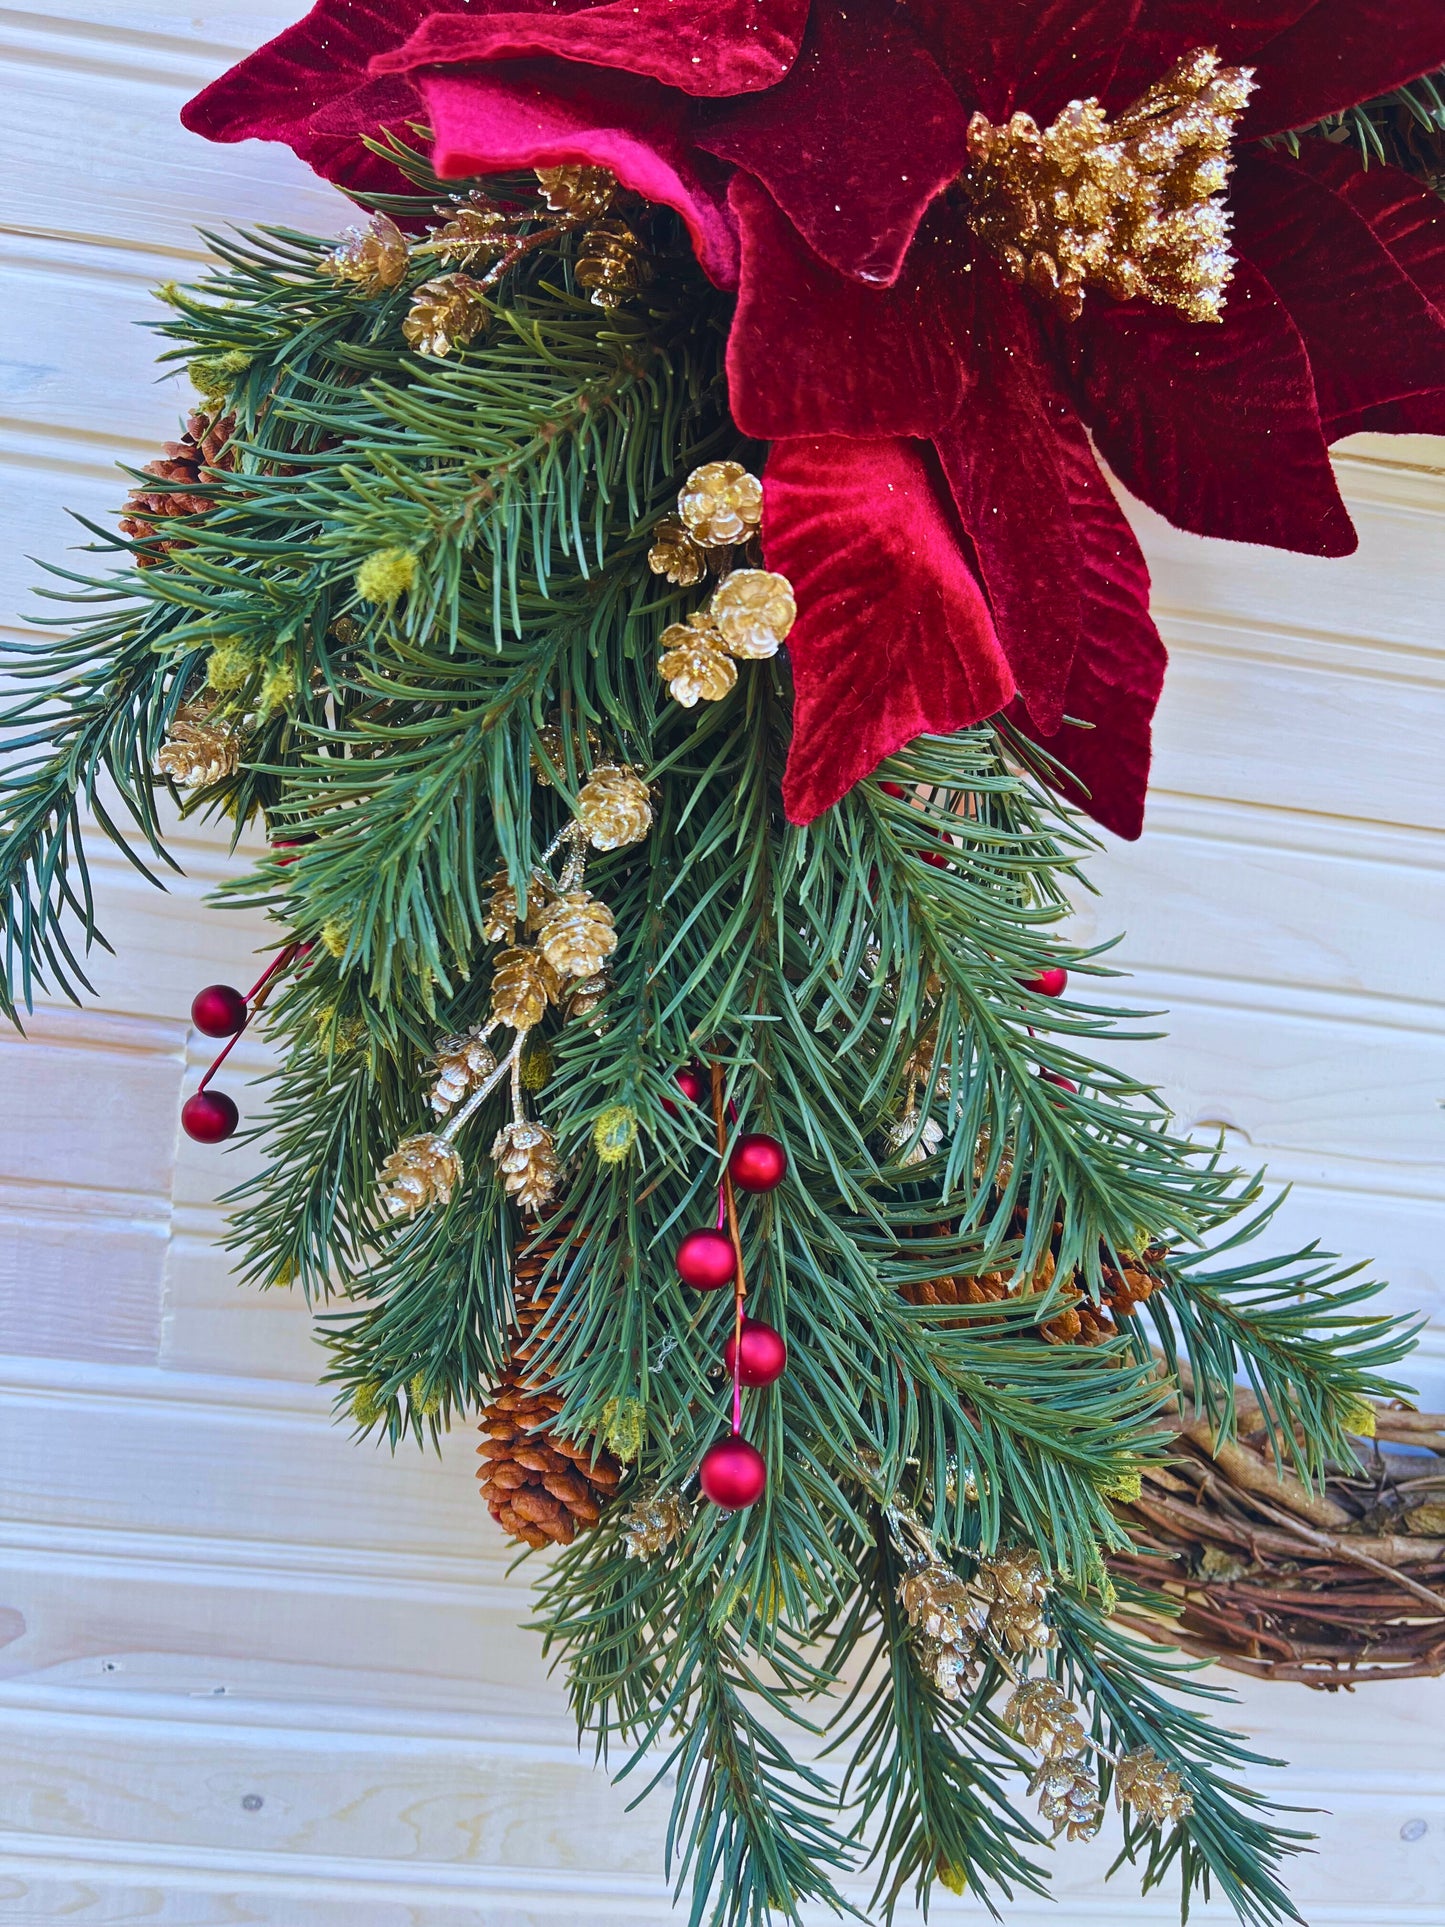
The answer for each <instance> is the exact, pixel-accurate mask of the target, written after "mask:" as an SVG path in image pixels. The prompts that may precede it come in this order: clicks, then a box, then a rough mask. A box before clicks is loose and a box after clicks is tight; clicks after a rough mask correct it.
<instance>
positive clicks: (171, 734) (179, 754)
mask: <svg viewBox="0 0 1445 1927" xmlns="http://www.w3.org/2000/svg"><path fill="white" fill-rule="evenodd" d="M240 767H241V737H240V733H239V731H238V730H237V729H236V727H235V725H234V724H233V723H229V722H227V721H225V720H224V719H223V718H222V717H219V716H217V715H215V714H214V713H213V711H212V709H211V706H210V704H209V703H208V702H206V701H204V700H201V699H198V700H195V701H192V702H185V703H182V704H181V706H180V708H179V709H178V710H177V711H176V713H175V715H174V717H173V718H172V719H171V726H170V729H169V731H168V732H167V734H166V740H165V742H164V743H163V744H162V745H161V748H160V749H159V750H158V752H157V753H156V768H157V769H158V770H160V771H162V773H163V774H164V775H166V776H169V777H172V778H173V779H174V780H175V781H176V782H177V783H179V784H181V785H182V787H183V788H186V789H206V788H208V787H209V786H210V785H211V784H212V783H220V782H224V780H225V779H226V777H228V776H234V775H235V774H236V771H237V770H238V769H239V768H240Z"/></svg>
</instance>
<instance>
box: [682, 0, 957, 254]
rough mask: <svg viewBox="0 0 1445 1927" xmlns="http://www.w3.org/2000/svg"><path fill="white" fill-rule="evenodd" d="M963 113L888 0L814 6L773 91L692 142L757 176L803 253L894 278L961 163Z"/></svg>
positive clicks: (726, 113) (732, 110) (724, 116)
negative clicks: (799, 47)
mask: <svg viewBox="0 0 1445 1927" xmlns="http://www.w3.org/2000/svg"><path fill="white" fill-rule="evenodd" d="M967 133H968V117H967V115H966V114H965V113H964V111H963V109H962V107H960V105H959V103H958V97H957V95H956V94H955V93H954V92H953V90H952V88H951V87H950V86H949V85H948V82H947V81H946V80H945V79H944V77H943V75H942V73H941V72H940V71H939V69H938V67H937V65H936V64H935V62H934V61H933V60H932V58H931V57H930V56H929V55H928V54H927V53H925V52H924V50H923V48H922V47H921V46H920V45H919V44H918V42H917V40H915V39H914V37H913V35H912V34H911V33H909V31H908V29H907V28H906V27H905V26H904V25H903V24H902V23H901V21H900V20H899V17H898V8H897V5H896V0H850V5H849V6H848V8H847V9H846V11H842V12H835V11H834V10H833V9H831V8H829V7H822V8H815V9H814V14H813V23H812V25H811V26H810V28H809V31H808V37H807V40H806V41H805V42H804V45H803V51H802V53H801V55H800V56H799V58H798V61H797V64H796V65H795V66H794V68H793V70H792V72H791V73H790V74H789V75H788V77H787V79H786V80H785V81H783V83H782V85H781V86H778V87H774V88H773V89H771V91H769V92H768V93H765V94H757V95H754V96H752V97H751V98H749V99H747V100H743V101H740V102H739V103H738V104H737V105H736V106H732V107H729V108H727V109H725V110H723V111H722V113H721V115H720V116H718V117H716V118H714V117H713V116H709V117H708V120H707V122H706V131H704V132H699V134H698V135H697V140H698V144H699V146H701V147H704V148H706V149H707V150H708V152H709V153H712V154H718V155H721V157H722V158H723V159H724V160H727V161H733V162H736V163H737V164H738V165H739V166H740V167H742V168H744V169H745V170H746V172H748V173H749V174H752V175H755V176H756V177H757V178H758V179H759V180H761V181H762V182H763V183H764V185H765V186H766V187H767V188H768V190H769V192H770V193H771V194H772V196H773V198H774V200H776V201H777V203H778V205H779V206H780V207H782V208H783V209H784V211H785V212H786V213H787V215H788V217H789V219H790V220H791V221H792V223H793V225H794V226H795V227H796V228H797V229H798V231H799V232H800V233H801V234H802V236H803V239H804V240H805V241H806V242H807V243H808V245H809V246H810V247H811V248H813V249H814V250H815V252H817V253H818V254H820V255H821V256H822V257H823V259H824V260H825V261H827V262H828V263H829V264H830V265H831V266H833V267H835V268H837V269H839V270H840V272H842V273H844V274H851V275H855V276H856V277H857V278H858V280H860V281H871V282H891V281H894V280H896V279H897V277H898V272H899V270H900V268H901V267H902V265H903V257H904V254H905V253H906V251H907V248H908V244H909V242H910V241H911V240H912V239H913V236H914V234H915V233H916V231H917V228H918V223H919V221H920V220H921V219H922V218H923V214H924V211H925V209H926V208H927V207H928V205H929V203H930V201H932V200H933V198H934V196H935V195H936V194H938V193H940V192H941V191H942V189H943V188H945V187H946V186H947V185H948V183H949V182H950V181H951V180H953V179H954V177H955V176H956V175H957V174H958V173H959V172H960V170H961V169H962V167H963V165H964V162H965V160H966V159H967V154H968V148H967Z"/></svg>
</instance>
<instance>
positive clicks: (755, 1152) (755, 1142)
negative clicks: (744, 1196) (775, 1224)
mask: <svg viewBox="0 0 1445 1927" xmlns="http://www.w3.org/2000/svg"><path fill="white" fill-rule="evenodd" d="M787 1175H788V1154H787V1152H786V1151H785V1150H784V1149H783V1147H782V1145H781V1144H779V1142H778V1140H777V1139H776V1138H775V1137H769V1136H768V1134H767V1132H766V1131H749V1132H747V1133H746V1135H745V1136H743V1137H740V1138H739V1139H738V1141H737V1143H736V1144H735V1145H734V1146H733V1153H732V1156H731V1157H730V1158H729V1159H728V1176H729V1177H730V1178H731V1179H732V1181H733V1183H734V1184H735V1185H737V1187H738V1189H739V1190H740V1191H776V1189H777V1188H778V1186H779V1185H780V1184H781V1183H782V1181H783V1179H784V1178H785V1177H786V1176H787Z"/></svg>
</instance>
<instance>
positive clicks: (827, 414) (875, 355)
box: [728, 174, 969, 441]
mask: <svg viewBox="0 0 1445 1927" xmlns="http://www.w3.org/2000/svg"><path fill="white" fill-rule="evenodd" d="M728 200H729V202H730V204H731V206H732V209H733V213H734V214H735V216H736V217H737V221H738V227H739V231H740V234H741V238H742V288H741V293H740V295H739V298H738V308H737V313H736V315H735V316H734V318H733V325H732V333H731V335H730V337H729V340H728V385H729V391H730V398H731V402H732V412H733V419H734V420H735V421H736V422H737V424H738V426H739V428H741V429H742V431H743V433H744V434H746V435H756V436H758V437H760V438H761V439H762V440H764V441H771V440H773V439H775V438H776V437H778V436H782V435H818V434H825V435H829V434H831V435H858V436H866V437H872V436H891V435H929V434H931V433H932V432H933V430H934V429H935V428H937V427H939V426H941V424H943V423H944V422H946V421H948V420H949V419H950V418H951V417H952V416H953V415H954V414H956V413H957V410H958V406H959V403H960V401H961V400H962V397H963V395H964V393H965V391H966V388H967V384H968V379H969V375H968V367H967V353H968V348H967V343H966V342H965V341H962V340H960V339H959V338H958V336H957V333H956V330H955V329H954V327H953V324H952V321H951V319H950V316H951V314H952V313H953V311H954V310H955V309H956V308H957V307H958V306H959V298H960V284H961V283H963V282H965V281H966V275H965V269H966V267H967V263H968V257H969V248H968V241H967V238H966V236H965V235H964V234H963V233H962V232H961V231H960V232H959V233H958V234H957V235H955V234H954V233H953V232H952V231H951V230H950V229H949V228H947V227H946V226H945V225H944V217H943V216H942V215H938V216H935V217H932V218H930V220H929V221H928V222H926V223H925V225H924V228H923V230H922V232H921V234H920V236H919V239H918V242H917V244H916V245H915V246H914V247H913V248H911V249H910V250H909V254H908V260H907V262H906V264H905V266H904V271H903V273H902V275H901V276H900V277H899V279H898V281H897V282H896V283H895V284H894V285H893V286H892V287H891V288H865V287H863V286H861V285H860V284H859V283H858V282H857V281H854V280H852V279H851V278H849V277H847V276H845V275H841V274H838V273H837V272H836V271H835V270H834V269H832V268H830V267H828V266H827V265H826V264H825V263H824V262H822V261H820V260H819V259H818V257H817V255H816V254H814V253H813V251H812V249H811V248H809V247H808V246H806V244H805V243H804V242H803V240H802V239H801V237H800V236H799V234H798V231H797V229H796V228H795V227H794V226H793V224H792V223H791V221H789V220H788V218H787V216H786V215H785V214H784V213H783V212H782V211H781V209H780V208H779V207H778V204H777V202H776V201H775V200H774V199H773V198H772V196H771V195H770V194H769V193H768V191H767V189H766V188H764V187H762V186H760V185H759V184H758V183H757V182H756V181H754V180H751V179H750V178H749V177H748V176H747V175H746V174H737V175H735V176H734V177H733V182H732V186H731V188H730V189H729V193H728Z"/></svg>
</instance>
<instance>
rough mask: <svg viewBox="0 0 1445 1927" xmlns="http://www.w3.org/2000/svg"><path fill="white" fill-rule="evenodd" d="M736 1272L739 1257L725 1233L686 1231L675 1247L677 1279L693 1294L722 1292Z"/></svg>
mask: <svg viewBox="0 0 1445 1927" xmlns="http://www.w3.org/2000/svg"><path fill="white" fill-rule="evenodd" d="M737 1272H738V1255H737V1253H736V1252H735V1251H734V1250H733V1241H732V1239H731V1238H730V1237H729V1236H728V1234H727V1233H726V1232H725V1231H689V1232H688V1234H687V1236H686V1237H685V1238H684V1239H683V1241H682V1243H681V1244H680V1245H679V1246H678V1247H677V1275H678V1277H679V1278H681V1280H682V1282H683V1283H684V1284H685V1285H691V1286H692V1288H693V1290H694V1291H721V1290H722V1288H723V1286H724V1285H730V1284H731V1283H732V1281H733V1279H734V1278H736V1276H737Z"/></svg>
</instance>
